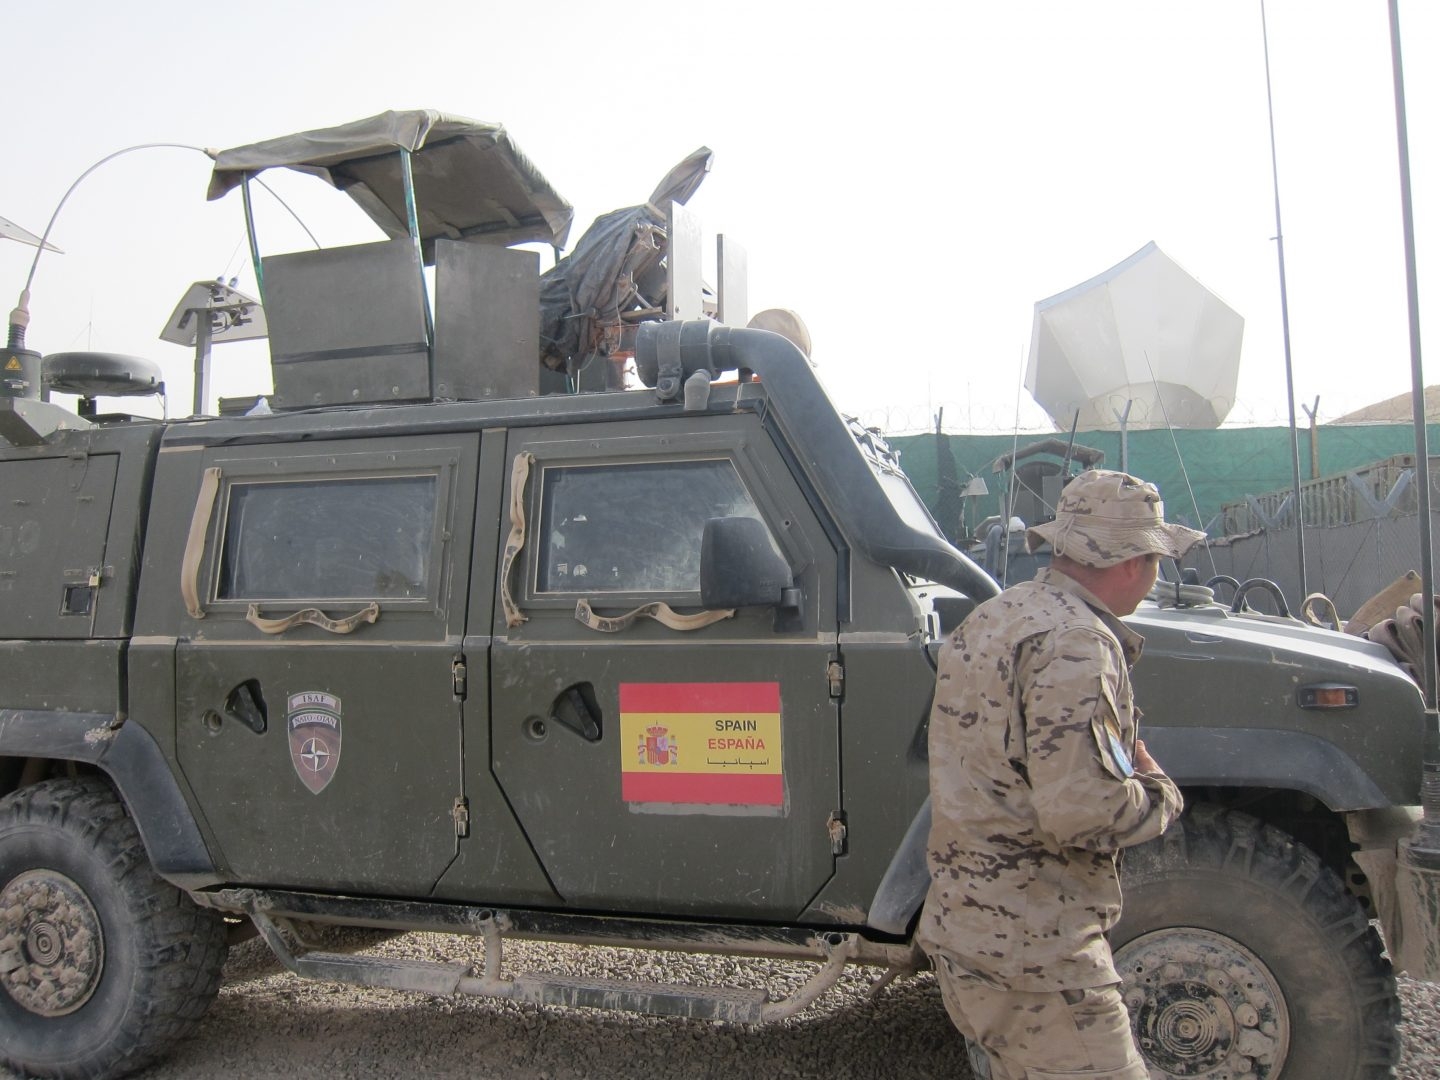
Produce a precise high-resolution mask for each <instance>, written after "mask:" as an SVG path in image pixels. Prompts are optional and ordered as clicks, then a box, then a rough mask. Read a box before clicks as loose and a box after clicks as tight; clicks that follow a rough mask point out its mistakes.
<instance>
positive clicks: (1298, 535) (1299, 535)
mask: <svg viewBox="0 0 1440 1080" xmlns="http://www.w3.org/2000/svg"><path fill="white" fill-rule="evenodd" d="M1260 34H1261V37H1262V38H1263V40H1264V42H1265V107H1266V109H1267V111H1268V112H1269V114H1270V177H1271V180H1272V183H1273V185H1274V188H1275V252H1276V255H1277V257H1278V258H1279V260H1280V327H1281V332H1282V334H1283V336H1284V340H1285V403H1286V404H1287V405H1288V406H1289V407H1290V467H1291V475H1292V477H1293V479H1294V484H1295V542H1296V544H1297V546H1298V550H1297V558H1298V559H1299V562H1298V563H1297V566H1298V569H1299V571H1300V595H1301V597H1305V596H1309V595H1310V589H1309V586H1308V583H1307V580H1306V575H1305V514H1304V508H1303V507H1302V505H1301V502H1300V432H1299V429H1298V428H1297V427H1296V425H1295V375H1294V370H1293V368H1292V366H1291V363H1290V304H1289V299H1288V297H1287V295H1286V291H1285V233H1284V230H1282V229H1281V228H1280V169H1279V166H1278V165H1277V163H1276V158H1275V99H1274V97H1273V96H1272V95H1271V93H1270V31H1269V29H1268V28H1267V26H1266V20H1265V0H1260Z"/></svg>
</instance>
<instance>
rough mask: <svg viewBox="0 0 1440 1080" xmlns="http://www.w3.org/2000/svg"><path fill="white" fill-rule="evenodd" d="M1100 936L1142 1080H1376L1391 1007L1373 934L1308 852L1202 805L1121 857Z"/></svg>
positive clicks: (1248, 820)
mask: <svg viewBox="0 0 1440 1080" xmlns="http://www.w3.org/2000/svg"><path fill="white" fill-rule="evenodd" d="M1122 882H1123V888H1124V896H1125V909H1124V915H1123V917H1122V918H1121V920H1120V922H1119V924H1118V925H1117V926H1116V927H1115V929H1114V931H1113V932H1112V933H1111V935H1110V940H1111V945H1112V947H1113V949H1114V953H1115V966H1116V968H1117V969H1118V970H1119V972H1120V977H1121V979H1122V980H1123V986H1122V988H1121V991H1122V993H1123V994H1124V997H1125V1004H1126V1005H1127V1006H1128V1008H1129V1010H1130V1024H1131V1027H1132V1028H1133V1029H1134V1031H1135V1038H1136V1041H1137V1042H1138V1043H1139V1045H1140V1050H1141V1053H1142V1054H1143V1055H1144V1057H1145V1061H1146V1063H1147V1064H1148V1065H1149V1067H1150V1075H1151V1077H1153V1078H1160V1077H1169V1078H1174V1080H1182V1078H1183V1080H1222V1078H1231V1080H1240V1078H1245V1080H1252V1078H1253V1080H1281V1078H1284V1080H1306V1078H1309V1077H1320V1076H1323V1077H1327V1078H1329V1080H1379V1078H1383V1077H1389V1076H1392V1075H1393V1071H1392V1070H1393V1067H1394V1064H1395V1062H1396V1061H1397V1060H1398V1058H1399V1053H1400V1046H1399V1035H1398V1033H1397V1030H1396V1025H1397V1024H1398V1023H1399V1020H1400V1003H1399V998H1398V996H1397V994H1396V988H1395V978H1394V974H1393V973H1392V971H1391V968H1390V963H1389V961H1388V960H1386V959H1385V958H1384V957H1383V956H1382V955H1381V942H1380V936H1379V934H1378V933H1377V932H1376V931H1375V929H1374V927H1373V926H1371V925H1370V921H1369V919H1368V918H1367V917H1366V915H1365V912H1364V911H1363V910H1362V909H1361V908H1360V905H1359V904H1358V903H1357V902H1356V901H1355V900H1354V898H1353V897H1351V896H1350V895H1349V894H1348V893H1346V891H1345V888H1344V886H1343V885H1342V884H1341V882H1340V879H1339V878H1338V877H1337V876H1336V875H1335V873H1334V872H1333V871H1331V870H1330V869H1328V868H1327V867H1325V866H1324V865H1323V864H1322V863H1321V862H1320V860H1319V858H1318V857H1317V856H1316V855H1315V854H1314V853H1313V852H1312V851H1310V850H1309V849H1308V848H1306V847H1304V846H1303V845H1301V844H1299V843H1297V842H1296V841H1295V840H1294V839H1292V838H1291V837H1289V836H1287V835H1286V834H1285V833H1283V832H1280V831H1279V830H1277V829H1274V828H1271V827H1269V826H1266V825H1263V824H1261V823H1260V822H1259V821H1257V820H1256V819H1255V818H1253V817H1250V816H1249V815H1246V814H1242V813H1238V812H1235V811H1226V810H1222V809H1220V808H1219V807H1216V806H1211V805H1204V804H1202V805H1200V806H1197V807H1195V808H1194V809H1193V810H1192V811H1191V812H1190V813H1187V814H1186V815H1185V816H1184V817H1183V818H1181V820H1180V821H1179V822H1178V823H1177V824H1176V825H1175V826H1174V827H1173V828H1172V829H1170V831H1169V832H1168V833H1166V835H1165V836H1163V837H1161V838H1160V839H1158V840H1155V841H1152V842H1151V843H1149V844H1145V845H1142V846H1141V847H1137V848H1134V849H1132V850H1130V851H1127V852H1126V853H1125V857H1124V862H1123V872H1122Z"/></svg>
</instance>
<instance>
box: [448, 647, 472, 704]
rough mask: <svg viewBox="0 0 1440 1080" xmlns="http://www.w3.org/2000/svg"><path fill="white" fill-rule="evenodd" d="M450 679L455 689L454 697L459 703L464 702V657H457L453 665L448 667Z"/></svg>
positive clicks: (465, 682) (466, 685) (465, 687)
mask: <svg viewBox="0 0 1440 1080" xmlns="http://www.w3.org/2000/svg"><path fill="white" fill-rule="evenodd" d="M450 677H451V682H452V685H453V686H454V687H455V696H456V697H457V698H459V699H460V700H461V701H464V700H465V691H466V689H467V688H468V683H467V681H466V674H465V657H463V656H457V657H456V658H455V661H454V663H452V664H451V665H450Z"/></svg>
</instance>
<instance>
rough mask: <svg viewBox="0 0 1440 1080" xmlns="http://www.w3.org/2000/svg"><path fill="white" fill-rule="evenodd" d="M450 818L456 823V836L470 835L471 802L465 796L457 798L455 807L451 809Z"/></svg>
mask: <svg viewBox="0 0 1440 1080" xmlns="http://www.w3.org/2000/svg"><path fill="white" fill-rule="evenodd" d="M450 818H451V820H453V821H454V822H455V835H456V836H460V837H465V836H469V835H470V800H469V799H467V798H465V796H464V795H457V796H455V805H454V806H452V807H450Z"/></svg>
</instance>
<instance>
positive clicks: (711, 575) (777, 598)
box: [700, 517, 799, 608]
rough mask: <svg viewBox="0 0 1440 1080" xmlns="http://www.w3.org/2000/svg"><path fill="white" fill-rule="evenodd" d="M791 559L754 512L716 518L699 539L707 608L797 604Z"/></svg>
mask: <svg viewBox="0 0 1440 1080" xmlns="http://www.w3.org/2000/svg"><path fill="white" fill-rule="evenodd" d="M791 580H792V579H791V575H790V565H789V564H788V563H787V562H786V561H785V559H784V558H783V557H782V556H780V555H779V554H778V553H777V552H776V551H775V548H774V546H773V545H772V544H771V543H770V536H769V534H768V533H767V532H766V531H765V526H764V524H762V523H761V522H759V521H756V520H755V519H754V518H748V517H724V518H711V519H710V520H709V521H707V522H705V532H704V534H703V536H702V538H701V540H700V603H701V604H702V605H703V606H705V607H707V608H737V607H751V606H755V605H764V606H767V607H776V606H779V607H798V606H799V595H798V591H797V590H795V589H794V588H792V587H791Z"/></svg>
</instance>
